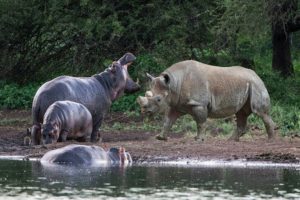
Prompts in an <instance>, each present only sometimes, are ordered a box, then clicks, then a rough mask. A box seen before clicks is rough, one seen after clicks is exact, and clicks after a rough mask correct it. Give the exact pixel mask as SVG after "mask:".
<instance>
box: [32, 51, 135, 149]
mask: <svg viewBox="0 0 300 200" xmlns="http://www.w3.org/2000/svg"><path fill="white" fill-rule="evenodd" d="M134 60H135V56H134V55H133V54H131V53H126V54H125V55H124V56H123V57H121V58H120V59H119V60H118V61H115V62H113V63H112V64H111V65H110V67H108V68H107V69H106V70H105V71H103V72H101V73H99V74H96V75H93V76H91V77H73V76H60V77H57V78H55V79H53V80H50V81H48V82H46V83H44V84H43V85H42V86H41V87H40V88H39V89H38V91H37V92H36V94H35V96H34V99H33V102H32V120H33V126H32V128H31V136H32V143H33V144H34V145H36V144H40V143H41V126H40V123H42V122H43V117H44V115H45V113H46V110H47V109H48V107H49V106H50V105H51V104H53V103H54V102H56V101H63V100H69V101H74V102H77V103H81V104H82V105H84V106H85V107H86V108H87V109H88V110H89V111H90V113H91V114H92V118H93V130H92V134H91V141H92V142H96V141H97V140H98V134H97V132H98V128H99V127H100V126H101V123H102V120H103V118H104V115H105V114H106V113H107V111H108V110H109V108H110V106H111V104H112V102H113V101H115V100H116V99H118V98H119V97H120V96H122V94H123V93H124V92H125V93H133V92H136V91H138V90H139V89H140V86H139V85H138V84H137V83H135V82H134V81H133V80H132V79H131V78H130V76H129V74H128V71H127V67H128V66H129V65H130V64H131V63H132V62H133V61H134Z"/></svg>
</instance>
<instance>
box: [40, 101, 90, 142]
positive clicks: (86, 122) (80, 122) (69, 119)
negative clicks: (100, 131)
mask: <svg viewBox="0 0 300 200" xmlns="http://www.w3.org/2000/svg"><path fill="white" fill-rule="evenodd" d="M92 130H93V119H92V115H91V113H90V111H89V110H88V109H87V108H86V107H85V106H84V105H82V104H80V103H76V102H73V101H56V102H55V103H53V104H52V105H51V106H50V107H49V108H48V109H47V111H46V113H45V115H44V120H43V125H42V141H43V144H51V143H55V142H57V141H61V142H65V141H66V140H67V138H68V139H81V140H82V141H90V137H91V134H92Z"/></svg>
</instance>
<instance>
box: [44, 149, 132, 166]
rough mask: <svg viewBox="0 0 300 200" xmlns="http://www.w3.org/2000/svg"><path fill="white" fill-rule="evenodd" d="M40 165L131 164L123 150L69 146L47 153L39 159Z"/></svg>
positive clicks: (128, 155) (129, 158)
mask: <svg viewBox="0 0 300 200" xmlns="http://www.w3.org/2000/svg"><path fill="white" fill-rule="evenodd" d="M41 163H42V164H43V165H49V164H56V165H71V166H107V165H127V164H131V163H132V158H131V156H130V154H129V153H128V152H125V150H124V148H119V149H117V148H111V149H110V150H109V151H105V150H104V149H103V148H101V147H99V146H87V145H77V144H71V145H67V146H65V147H62V148H59V149H55V150H51V151H48V152H47V153H46V154H45V155H44V156H43V157H42V158H41Z"/></svg>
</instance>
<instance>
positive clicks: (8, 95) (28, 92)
mask: <svg viewBox="0 0 300 200" xmlns="http://www.w3.org/2000/svg"><path fill="white" fill-rule="evenodd" d="M0 86H1V89H0V108H1V109H4V108H5V109H17V108H27V109H28V108H31V105H32V100H33V97H34V94H35V92H36V91H37V88H38V84H29V85H27V86H19V85H17V84H4V83H2V84H1V85H0Z"/></svg>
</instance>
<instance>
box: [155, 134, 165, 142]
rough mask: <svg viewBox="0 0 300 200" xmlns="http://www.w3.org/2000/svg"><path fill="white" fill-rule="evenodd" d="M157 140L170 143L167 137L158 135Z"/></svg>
mask: <svg viewBox="0 0 300 200" xmlns="http://www.w3.org/2000/svg"><path fill="white" fill-rule="evenodd" d="M155 138H156V139H157V140H163V141H168V137H166V136H161V135H157V136H155Z"/></svg>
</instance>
